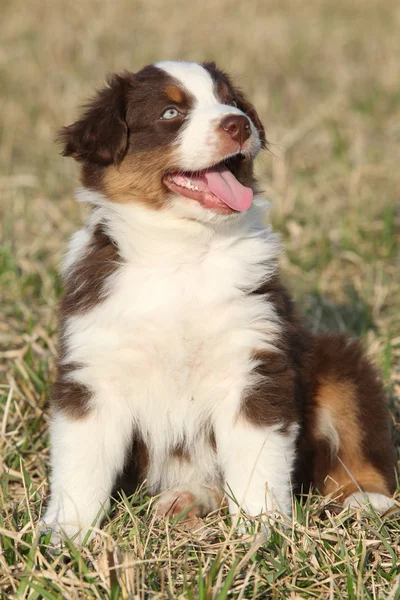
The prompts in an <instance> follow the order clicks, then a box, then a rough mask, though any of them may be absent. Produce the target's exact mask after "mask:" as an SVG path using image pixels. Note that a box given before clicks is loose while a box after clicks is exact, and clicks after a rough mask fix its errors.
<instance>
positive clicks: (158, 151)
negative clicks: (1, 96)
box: [60, 62, 266, 220]
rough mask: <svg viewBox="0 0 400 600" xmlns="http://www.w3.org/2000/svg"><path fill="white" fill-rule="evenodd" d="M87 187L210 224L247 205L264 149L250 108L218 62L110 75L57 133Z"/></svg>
mask: <svg viewBox="0 0 400 600" xmlns="http://www.w3.org/2000/svg"><path fill="white" fill-rule="evenodd" d="M60 138H61V140H62V142H63V144H64V152H63V153H64V155H65V156H73V157H74V158H75V159H77V160H78V161H80V162H81V163H82V182H83V185H84V186H85V187H88V188H90V189H94V190H96V191H99V192H101V193H102V194H103V195H104V196H105V197H106V198H108V199H109V200H111V201H113V202H121V203H128V202H142V203H145V204H146V205H147V206H149V207H151V208H153V209H159V210H163V209H164V210H165V209H168V208H169V209H172V210H175V211H177V212H178V213H179V214H180V215H181V216H188V217H190V218H196V219H200V220H210V218H213V216H216V215H220V216H221V215H232V214H236V213H239V212H242V211H245V210H247V209H248V208H249V206H250V205H251V202H252V197H253V191H254V186H255V182H254V179H253V159H254V157H255V156H256V155H257V154H258V152H259V151H260V149H261V148H263V147H264V146H265V144H266V140H265V133H264V128H263V126H262V124H261V122H260V119H259V117H258V115H257V112H256V110H255V109H254V107H253V106H252V105H251V104H250V103H249V102H248V101H247V100H246V98H245V96H244V95H243V93H242V92H241V91H240V90H239V89H238V88H236V87H235V86H234V85H233V84H232V82H231V80H230V79H229V77H228V76H227V75H226V74H225V73H224V72H223V71H220V70H219V69H217V67H216V66H215V64H214V63H207V64H203V65H200V64H197V63H184V62H161V63H158V64H156V65H151V66H149V67H145V68H144V69H142V70H141V71H139V72H138V73H136V74H133V73H123V74H121V75H112V76H110V78H109V80H108V86H107V87H105V88H104V89H102V90H100V91H99V92H98V93H97V95H96V96H95V97H94V98H93V100H92V101H91V102H89V103H88V105H87V106H86V109H85V112H84V113H83V115H82V117H81V118H80V119H79V120H78V121H77V122H76V123H74V124H73V125H70V126H69V127H65V128H64V129H63V130H62V131H61V134H60Z"/></svg>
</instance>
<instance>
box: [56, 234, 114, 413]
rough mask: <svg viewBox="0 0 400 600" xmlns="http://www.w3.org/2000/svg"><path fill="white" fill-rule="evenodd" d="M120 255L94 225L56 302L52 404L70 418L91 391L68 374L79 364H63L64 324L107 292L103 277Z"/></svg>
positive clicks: (84, 406) (82, 410)
mask: <svg viewBox="0 0 400 600" xmlns="http://www.w3.org/2000/svg"><path fill="white" fill-rule="evenodd" d="M120 263H121V259H120V256H119V253H118V248H117V247H116V245H115V244H114V243H113V241H112V240H111V239H110V237H109V236H108V235H107V234H106V232H105V230H104V228H103V226H102V225H98V226H97V227H96V229H95V230H94V232H93V234H92V239H91V241H90V243H89V245H88V247H87V249H85V252H84V254H83V255H82V257H81V258H80V259H79V260H78V261H77V262H76V263H75V264H74V265H73V266H72V268H71V270H70V271H69V273H67V277H66V282H65V290H64V295H63V297H62V299H61V302H60V311H59V313H60V325H61V335H60V359H59V364H58V372H57V378H56V381H55V383H54V386H53V392H52V399H51V402H52V405H53V406H54V407H55V408H56V409H58V410H61V411H63V412H64V413H66V414H68V415H69V416H71V417H72V418H76V419H77V418H82V417H84V416H85V415H86V414H87V413H88V410H89V401H90V398H91V392H90V390H88V389H87V388H86V387H85V386H84V385H82V384H81V383H78V382H76V381H74V379H73V378H71V374H72V372H73V371H76V370H77V369H79V368H81V367H83V366H84V365H77V364H75V363H68V364H64V363H63V359H64V358H65V354H66V348H65V339H64V336H65V327H66V323H67V322H68V318H69V317H71V316H73V315H76V314H79V313H84V312H87V311H88V310H91V309H92V308H94V307H95V306H96V304H98V303H99V302H102V301H103V300H104V299H105V298H106V296H107V287H106V284H107V280H108V278H109V277H110V276H111V275H112V274H113V273H114V272H115V271H116V269H117V268H118V266H119V264H120Z"/></svg>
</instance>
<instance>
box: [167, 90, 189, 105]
mask: <svg viewBox="0 0 400 600" xmlns="http://www.w3.org/2000/svg"><path fill="white" fill-rule="evenodd" d="M165 95H166V97H167V98H168V100H171V102H176V103H177V104H181V103H182V102H184V101H185V99H186V94H185V92H184V91H183V90H182V89H181V88H180V87H178V86H177V85H169V86H168V87H167V88H166V90H165Z"/></svg>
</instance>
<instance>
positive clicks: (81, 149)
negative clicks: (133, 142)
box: [58, 73, 133, 165]
mask: <svg viewBox="0 0 400 600" xmlns="http://www.w3.org/2000/svg"><path fill="white" fill-rule="evenodd" d="M132 78H133V75H131V74H129V73H128V74H123V75H109V76H108V78H107V86H106V87H105V88H103V89H101V90H99V91H98V92H97V94H96V95H95V96H94V98H93V99H92V100H91V101H90V102H88V104H87V105H86V106H85V109H84V113H83V115H82V117H81V118H80V119H79V120H78V121H76V123H73V124H72V125H69V126H68V127H64V128H63V129H61V131H60V132H59V134H58V141H60V142H61V143H62V144H63V145H64V150H63V156H72V157H73V158H75V159H76V160H80V161H87V162H93V163H98V164H102V165H108V164H113V163H114V164H118V163H119V162H120V161H121V160H122V159H123V157H124V155H125V153H126V150H127V147H128V137H129V131H128V126H127V124H126V121H125V112H126V106H125V105H126V100H125V98H126V89H127V87H128V86H129V84H131V83H132Z"/></svg>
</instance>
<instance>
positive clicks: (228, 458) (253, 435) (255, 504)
mask: <svg viewBox="0 0 400 600" xmlns="http://www.w3.org/2000/svg"><path fill="white" fill-rule="evenodd" d="M296 434H297V425H295V424H292V425H290V426H289V427H288V428H286V430H285V429H283V428H282V427H281V426H280V425H271V426H256V425H254V424H252V423H250V422H249V421H247V420H246V419H245V418H244V417H243V416H241V415H239V416H238V418H237V419H236V420H235V421H234V422H233V423H232V424H229V425H228V424H227V423H226V422H225V425H224V423H221V424H220V427H219V428H218V430H217V449H218V455H219V461H220V464H221V465H222V468H223V472H224V478H225V486H226V490H227V493H228V497H229V509H230V513H231V514H232V515H236V514H237V513H238V511H239V508H241V509H243V511H244V512H245V513H247V514H248V515H250V516H252V517H256V516H259V515H268V514H270V515H274V516H275V515H276V514H281V515H285V516H287V517H290V516H291V512H292V509H291V506H292V499H291V474H292V471H293V465H294V460H295V442H296Z"/></svg>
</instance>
